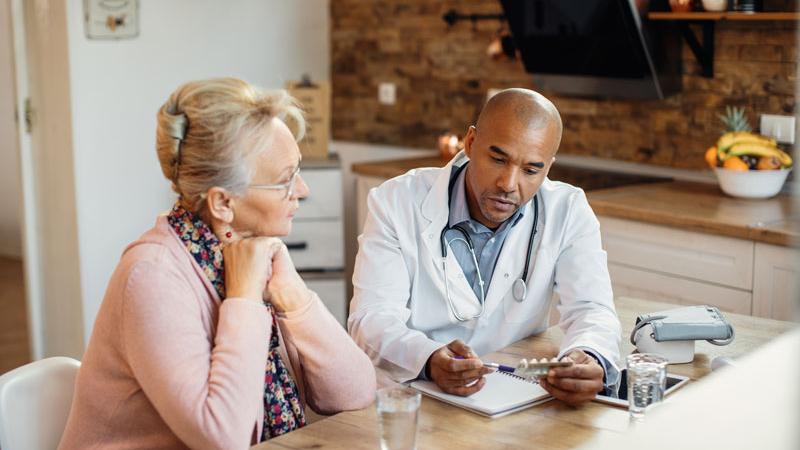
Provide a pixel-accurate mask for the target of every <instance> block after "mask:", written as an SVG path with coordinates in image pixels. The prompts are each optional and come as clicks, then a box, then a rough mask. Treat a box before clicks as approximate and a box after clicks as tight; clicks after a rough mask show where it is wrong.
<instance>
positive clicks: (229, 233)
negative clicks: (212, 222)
mask: <svg viewBox="0 0 800 450" xmlns="http://www.w3.org/2000/svg"><path fill="white" fill-rule="evenodd" d="M225 237H226V238H228V239H230V238H232V237H233V232H231V231H230V230H228V232H227V233H225Z"/></svg>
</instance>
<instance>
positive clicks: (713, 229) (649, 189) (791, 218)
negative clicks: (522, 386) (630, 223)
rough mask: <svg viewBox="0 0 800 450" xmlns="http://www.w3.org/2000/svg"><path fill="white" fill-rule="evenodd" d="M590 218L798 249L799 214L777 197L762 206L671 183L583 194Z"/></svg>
mask: <svg viewBox="0 0 800 450" xmlns="http://www.w3.org/2000/svg"><path fill="white" fill-rule="evenodd" d="M587 197H588V198H589V203H590V204H591V205H592V209H594V212H595V214H597V215H602V216H610V217H618V218H622V219H629V220H638V221H641V222H648V223H653V224H656V225H665V226H672V227H677V228H682V229H685V230H689V231H700V232H705V233H711V234H717V235H723V236H730V237H735V238H740V239H750V240H753V241H760V242H766V243H768V244H775V245H784V246H792V245H798V244H800V211H792V201H793V198H792V197H791V196H789V195H785V194H781V195H778V196H776V197H773V198H770V199H764V200H748V199H741V198H734V197H729V196H727V195H725V194H723V193H722V192H721V191H720V190H719V187H717V186H716V185H713V184H701V183H688V182H681V181H671V182H665V183H654V184H645V185H637V186H625V187H621V188H612V189H602V190H598V191H593V192H589V193H587Z"/></svg>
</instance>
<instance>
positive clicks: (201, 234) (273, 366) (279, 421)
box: [167, 201, 306, 441]
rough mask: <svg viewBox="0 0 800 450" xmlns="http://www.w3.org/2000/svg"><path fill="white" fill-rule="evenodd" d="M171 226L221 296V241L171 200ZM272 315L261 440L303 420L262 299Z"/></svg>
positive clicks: (276, 335) (222, 280)
mask: <svg viewBox="0 0 800 450" xmlns="http://www.w3.org/2000/svg"><path fill="white" fill-rule="evenodd" d="M167 220H168V221H169V224H170V225H171V226H172V229H173V230H175V232H176V233H177V234H178V236H179V237H180V239H181V241H182V242H183V243H184V245H186V248H187V250H189V253H191V254H192V256H193V257H194V259H195V261H197V264H199V265H200V267H201V268H202V269H203V272H204V273H205V274H206V276H207V277H208V279H209V281H211V284H212V285H213V286H214V289H215V290H216V291H217V293H218V294H219V298H221V299H224V298H225V272H224V268H225V266H224V265H223V264H222V245H221V242H220V241H219V239H217V236H216V235H215V234H214V232H213V231H211V227H209V226H208V225H206V224H205V223H204V222H203V221H202V220H201V219H200V217H199V216H196V215H194V214H192V213H191V212H189V211H187V210H186V209H185V208H183V207H182V206H181V204H180V201H178V202H175V205H174V206H173V207H172V210H171V211H170V213H169V215H168V216H167ZM266 305H267V311H269V314H271V315H272V333H271V335H270V339H269V354H268V356H267V367H266V372H265V374H264V429H263V431H262V433H261V440H262V441H265V440H267V439H269V438H270V437H275V436H280V435H281V434H285V433H288V432H290V431H292V430H294V429H296V428H300V427H302V426H304V425H305V424H306V416H305V412H304V411H303V404H302V402H301V401H300V393H299V391H298V390H297V385H296V384H295V382H294V380H293V379H292V376H291V375H290V374H289V371H288V370H287V368H286V365H285V364H284V363H283V360H282V359H281V356H280V354H279V353H278V345H279V341H278V326H277V322H278V321H277V318H276V317H275V310H274V308H272V305H270V304H269V303H266Z"/></svg>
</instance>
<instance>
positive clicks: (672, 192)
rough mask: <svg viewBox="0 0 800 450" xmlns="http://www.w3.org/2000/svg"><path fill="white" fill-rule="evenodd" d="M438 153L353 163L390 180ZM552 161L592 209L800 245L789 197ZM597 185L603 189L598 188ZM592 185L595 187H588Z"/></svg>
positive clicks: (437, 162) (798, 220) (799, 220)
mask: <svg viewBox="0 0 800 450" xmlns="http://www.w3.org/2000/svg"><path fill="white" fill-rule="evenodd" d="M447 162H448V160H446V159H442V158H439V157H438V156H433V157H426V158H407V159H398V160H389V161H379V162H364V163H358V164H353V168H352V169H353V172H355V173H356V174H358V175H364V176H372V177H378V178H392V177H395V176H398V175H402V174H403V173H405V172H407V171H409V170H411V169H415V168H418V167H441V166H444V165H445V164H447ZM611 175H613V176H610V175H609V172H603V171H591V170H587V169H579V168H575V167H570V166H564V165H561V166H559V165H556V166H553V169H552V170H551V173H550V178H551V179H554V180H558V179H563V180H564V181H566V182H568V183H570V184H575V185H577V186H580V187H582V188H583V189H584V190H586V191H588V192H587V197H588V198H589V203H590V204H591V205H592V208H593V209H594V211H595V213H596V214H598V215H603V216H610V217H617V218H621V219H629V220H637V221H640V222H647V223H653V224H656V225H664V226H671V227H675V228H681V229H684V230H687V231H699V232H704V233H711V234H717V235H723V236H730V237H735V238H740V239H749V240H753V241H759V242H766V243H769V244H775V245H783V246H793V245H800V211H792V209H791V203H792V200H793V199H792V197H791V196H789V195H785V194H781V195H778V196H776V197H773V198H770V199H765V200H747V199H739V198H733V197H729V196H727V195H725V194H723V193H722V192H721V191H720V190H719V187H717V186H716V185H713V184H702V183H689V182H682V181H664V179H659V178H653V177H640V176H636V175H628V174H616V173H613V174H611ZM601 188H602V189H601ZM593 189H597V190H593Z"/></svg>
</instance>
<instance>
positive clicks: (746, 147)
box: [726, 141, 792, 167]
mask: <svg viewBox="0 0 800 450" xmlns="http://www.w3.org/2000/svg"><path fill="white" fill-rule="evenodd" d="M742 155H752V156H759V157H761V156H775V157H777V158H778V160H779V161H780V162H781V166H783V167H789V166H791V165H792V157H791V156H789V155H788V154H787V153H786V152H784V151H783V150H781V149H778V148H775V147H771V146H766V145H760V144H753V143H750V142H747V141H743V142H739V143H737V144H734V145H732V146H731V147H730V149H729V150H728V151H727V153H726V159H727V158H728V157H731V156H742Z"/></svg>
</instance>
